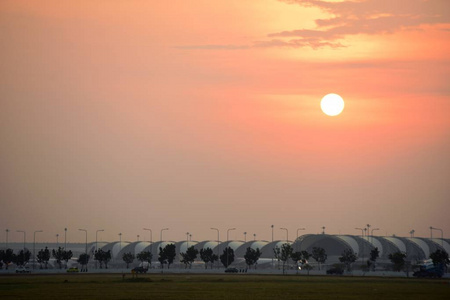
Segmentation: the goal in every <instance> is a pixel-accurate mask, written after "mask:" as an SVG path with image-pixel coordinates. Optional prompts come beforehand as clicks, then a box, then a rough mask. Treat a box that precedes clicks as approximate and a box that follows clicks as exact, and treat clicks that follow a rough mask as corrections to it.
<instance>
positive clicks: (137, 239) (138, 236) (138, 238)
mask: <svg viewBox="0 0 450 300" xmlns="http://www.w3.org/2000/svg"><path fill="white" fill-rule="evenodd" d="M139 237H140V236H139V234H138V235H137V241H138V242H139Z"/></svg>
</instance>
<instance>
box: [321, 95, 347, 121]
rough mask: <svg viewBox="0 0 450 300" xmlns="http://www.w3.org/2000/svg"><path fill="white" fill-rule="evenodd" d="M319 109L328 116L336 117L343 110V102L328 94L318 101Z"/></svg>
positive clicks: (336, 96) (338, 97) (340, 98)
mask: <svg viewBox="0 0 450 300" xmlns="http://www.w3.org/2000/svg"><path fill="white" fill-rule="evenodd" d="M320 108H322V111H323V112H324V114H326V115H328V116H337V115H339V114H340V113H341V112H342V111H343V110H344V100H343V99H342V97H341V96H339V95H338V94H328V95H326V96H325V97H323V98H322V101H320Z"/></svg>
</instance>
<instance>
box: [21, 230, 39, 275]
mask: <svg viewBox="0 0 450 300" xmlns="http://www.w3.org/2000/svg"><path fill="white" fill-rule="evenodd" d="M37 232H42V230H36V231H35V232H34V233H33V269H34V265H35V264H36V233H37ZM24 252H25V251H24Z"/></svg>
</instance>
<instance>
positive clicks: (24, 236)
mask: <svg viewBox="0 0 450 300" xmlns="http://www.w3.org/2000/svg"><path fill="white" fill-rule="evenodd" d="M17 232H23V253H25V239H26V235H27V233H26V232H25V231H24V230H17Z"/></svg>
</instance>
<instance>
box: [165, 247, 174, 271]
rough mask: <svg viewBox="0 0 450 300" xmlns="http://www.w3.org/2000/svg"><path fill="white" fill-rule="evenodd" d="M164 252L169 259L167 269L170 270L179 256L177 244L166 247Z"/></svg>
mask: <svg viewBox="0 0 450 300" xmlns="http://www.w3.org/2000/svg"><path fill="white" fill-rule="evenodd" d="M164 252H165V255H166V258H167V269H169V268H170V265H171V264H173V261H174V260H175V257H176V256H177V252H176V246H175V244H168V245H166V246H165V247H164Z"/></svg>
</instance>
